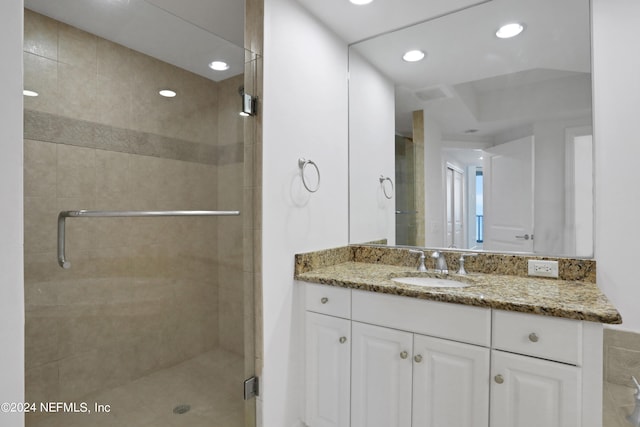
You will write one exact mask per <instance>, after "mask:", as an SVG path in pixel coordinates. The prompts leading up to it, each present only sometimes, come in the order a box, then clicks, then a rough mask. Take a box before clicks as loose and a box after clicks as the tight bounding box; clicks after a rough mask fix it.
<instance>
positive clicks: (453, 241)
mask: <svg viewBox="0 0 640 427" xmlns="http://www.w3.org/2000/svg"><path fill="white" fill-rule="evenodd" d="M445 173H446V181H447V194H446V198H447V200H446V204H447V208H446V209H447V212H446V214H447V216H446V219H445V222H446V224H445V229H446V236H445V246H447V247H448V248H464V247H465V243H464V235H465V233H464V229H465V227H464V217H465V215H464V185H463V183H464V172H463V171H462V170H461V169H458V168H456V167H455V166H453V165H451V164H447V169H446V172H445Z"/></svg>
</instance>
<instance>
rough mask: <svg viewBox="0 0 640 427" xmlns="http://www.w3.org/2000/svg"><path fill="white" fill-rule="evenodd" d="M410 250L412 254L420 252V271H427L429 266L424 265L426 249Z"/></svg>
mask: <svg viewBox="0 0 640 427" xmlns="http://www.w3.org/2000/svg"><path fill="white" fill-rule="evenodd" d="M409 252H410V253H412V254H420V264H419V265H418V271H420V272H422V273H424V272H425V271H427V266H426V265H424V260H425V258H426V255H425V254H424V251H419V250H416V249H409Z"/></svg>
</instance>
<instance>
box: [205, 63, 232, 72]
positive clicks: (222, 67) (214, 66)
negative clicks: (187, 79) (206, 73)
mask: <svg viewBox="0 0 640 427" xmlns="http://www.w3.org/2000/svg"><path fill="white" fill-rule="evenodd" d="M209 68H211V69H212V70H216V71H224V70H228V69H229V64H227V63H226V62H223V61H213V62H209Z"/></svg>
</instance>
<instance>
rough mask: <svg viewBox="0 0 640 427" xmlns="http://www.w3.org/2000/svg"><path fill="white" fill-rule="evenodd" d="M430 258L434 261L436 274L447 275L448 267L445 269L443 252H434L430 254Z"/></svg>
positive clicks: (445, 261) (445, 263) (445, 262)
mask: <svg viewBox="0 0 640 427" xmlns="http://www.w3.org/2000/svg"><path fill="white" fill-rule="evenodd" d="M431 258H433V259H435V260H436V268H435V272H436V273H442V274H449V267H447V260H446V259H445V257H444V253H443V252H438V251H434V252H433V253H432V254H431Z"/></svg>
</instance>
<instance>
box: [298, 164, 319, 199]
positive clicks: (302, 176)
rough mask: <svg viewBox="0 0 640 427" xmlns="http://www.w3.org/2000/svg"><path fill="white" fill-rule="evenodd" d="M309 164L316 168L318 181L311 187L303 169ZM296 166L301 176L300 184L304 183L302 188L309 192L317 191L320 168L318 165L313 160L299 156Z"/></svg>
mask: <svg viewBox="0 0 640 427" xmlns="http://www.w3.org/2000/svg"><path fill="white" fill-rule="evenodd" d="M309 165H311V166H313V167H314V168H315V170H316V174H318V182H317V183H316V188H311V187H310V186H309V184H308V183H307V179H306V178H305V176H304V170H305V168H306V167H307V166H309ZM298 167H299V168H300V176H301V178H302V185H304V188H306V189H307V191H308V192H310V193H315V192H316V191H318V189H319V188H320V169H318V165H317V164H315V162H314V161H313V160H307V159H305V158H303V157H301V158H299V159H298Z"/></svg>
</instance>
